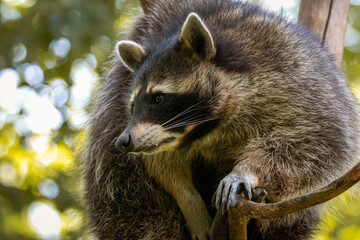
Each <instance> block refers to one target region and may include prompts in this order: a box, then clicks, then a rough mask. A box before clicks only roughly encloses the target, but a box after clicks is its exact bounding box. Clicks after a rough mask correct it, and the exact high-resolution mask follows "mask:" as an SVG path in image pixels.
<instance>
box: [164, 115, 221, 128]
mask: <svg viewBox="0 0 360 240" xmlns="http://www.w3.org/2000/svg"><path fill="white" fill-rule="evenodd" d="M218 119H221V117H213V118H207V119H200V120H196V121H187V122H181V123H179V124H176V125H172V126H170V127H167V128H165V129H164V130H170V129H173V128H178V127H182V126H186V125H189V124H201V123H205V122H208V121H212V120H218Z"/></svg>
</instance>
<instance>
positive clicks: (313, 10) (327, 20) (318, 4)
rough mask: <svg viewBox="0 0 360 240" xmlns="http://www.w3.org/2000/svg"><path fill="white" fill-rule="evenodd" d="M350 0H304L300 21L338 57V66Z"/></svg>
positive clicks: (301, 5) (300, 11) (341, 53)
mask: <svg viewBox="0 0 360 240" xmlns="http://www.w3.org/2000/svg"><path fill="white" fill-rule="evenodd" d="M349 9H350V0H302V1H301V4H300V10H299V20H298V22H299V23H301V24H303V25H304V26H306V27H308V28H309V29H310V30H311V31H313V32H314V33H315V34H317V35H318V36H319V37H320V38H321V39H322V41H323V43H325V45H326V47H327V48H328V50H329V52H330V53H332V54H333V55H334V57H335V59H336V64H337V65H338V67H340V65H341V59H342V55H343V50H344V41H345V33H346V27H347V22H348V15H349Z"/></svg>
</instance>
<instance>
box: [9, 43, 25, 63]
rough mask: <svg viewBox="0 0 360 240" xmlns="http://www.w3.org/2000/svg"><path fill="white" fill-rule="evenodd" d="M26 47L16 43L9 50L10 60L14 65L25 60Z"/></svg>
mask: <svg viewBox="0 0 360 240" xmlns="http://www.w3.org/2000/svg"><path fill="white" fill-rule="evenodd" d="M26 53H27V51H26V47H25V46H24V44H22V43H17V44H15V46H14V47H13V48H12V49H11V54H12V58H13V59H12V60H13V62H14V63H18V62H20V61H22V60H24V59H25V58H26Z"/></svg>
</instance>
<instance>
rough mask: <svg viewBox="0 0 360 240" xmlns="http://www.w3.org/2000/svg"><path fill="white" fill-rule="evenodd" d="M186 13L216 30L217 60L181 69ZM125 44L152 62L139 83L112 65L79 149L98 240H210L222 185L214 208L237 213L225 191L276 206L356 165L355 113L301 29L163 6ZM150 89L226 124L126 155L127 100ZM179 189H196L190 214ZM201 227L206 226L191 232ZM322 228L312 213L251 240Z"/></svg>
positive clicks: (234, 8)
mask: <svg viewBox="0 0 360 240" xmlns="http://www.w3.org/2000/svg"><path fill="white" fill-rule="evenodd" d="M191 12H195V13H197V14H198V15H199V16H200V18H201V20H202V22H203V23H204V24H205V26H206V27H207V30H209V32H210V34H211V37H212V40H213V43H214V46H215V48H216V55H215V56H213V57H212V58H211V59H195V60H194V59H191V57H190V58H189V59H188V61H185V62H186V63H183V62H184V61H183V59H185V58H186V59H187V57H183V56H182V55H181V56H182V58H181V59H180V60H181V61H180V60H179V55H177V53H176V52H175V53H174V51H173V46H176V42H177V41H178V39H179V36H180V31H181V29H182V26H183V24H184V22H185V20H186V18H187V17H188V15H189V14H190V13H191ZM129 39H131V40H132V41H134V42H136V43H137V44H139V45H140V46H142V47H143V48H144V50H145V52H146V56H147V57H146V58H145V60H144V62H143V63H142V65H141V66H140V67H139V71H135V72H134V74H133V73H131V72H130V71H129V70H128V69H127V68H126V67H124V66H123V64H122V63H121V62H120V60H119V59H118V58H114V60H113V62H112V66H111V67H110V70H109V72H108V74H107V75H105V76H104V78H103V81H102V83H101V84H100V86H99V90H98V93H97V95H96V99H95V102H94V106H93V108H92V111H91V119H90V121H89V133H88V142H87V145H86V146H85V148H84V151H83V160H84V162H83V169H84V179H85V183H86V187H85V188H86V194H85V199H86V201H87V206H88V213H89V218H90V219H91V221H92V226H93V229H94V232H95V233H96V235H97V236H98V237H100V238H101V239H188V238H189V237H192V238H194V237H198V238H199V239H204V238H205V237H206V234H210V233H209V231H210V226H208V224H209V223H208V221H209V219H210V220H211V217H213V216H214V214H213V213H214V208H213V207H212V206H211V205H210V198H211V195H212V194H213V193H214V192H215V190H216V188H217V187H218V185H219V183H220V185H219V187H218V190H217V191H216V194H215V200H214V202H215V206H216V207H217V209H218V210H221V211H223V210H226V207H227V206H232V205H234V202H233V201H234V198H233V197H230V198H229V199H228V198H227V195H228V192H226V191H229V192H231V193H232V194H235V193H236V192H235V191H231V188H228V189H227V187H225V186H234V187H235V186H237V187H238V186H240V185H242V186H249V187H248V189H246V188H245V190H249V193H246V194H245V196H248V197H249V198H251V196H250V195H251V191H252V190H253V189H254V187H256V186H261V187H264V188H265V189H266V190H267V192H268V201H279V200H281V199H286V198H289V197H292V196H296V195H299V194H301V193H304V192H308V191H311V190H313V189H316V188H318V187H320V186H323V185H325V184H327V183H329V182H330V181H332V180H333V179H335V178H338V177H339V176H340V175H341V174H343V173H344V171H345V170H347V169H349V168H350V166H351V165H352V164H353V163H354V160H355V156H356V154H357V147H358V122H359V117H358V110H357V103H356V101H355V99H354V97H353V95H352V94H351V93H350V90H349V87H348V85H347V84H346V82H345V81H344V80H343V79H342V76H341V74H340V72H339V70H338V69H337V68H336V66H335V63H334V61H333V57H332V56H331V55H330V54H329V53H328V52H327V50H326V49H325V47H324V46H323V45H322V43H321V42H320V40H319V39H318V38H317V37H315V36H313V35H312V34H311V33H310V32H309V31H308V30H306V29H304V28H303V27H302V26H299V25H296V24H293V23H290V22H287V21H286V20H283V19H281V18H280V17H279V16H277V15H275V14H271V13H266V12H264V11H262V10H261V9H260V8H259V7H257V6H255V5H252V4H249V3H243V2H236V1H230V0H226V1H225V0H223V1H220V0H208V1H205V0H183V1H175V0H158V1H156V3H155V5H154V7H153V8H152V9H150V11H149V13H148V14H147V15H146V16H144V17H142V18H140V19H139V21H138V23H137V24H136V25H135V26H134V29H133V31H132V33H131V34H130V36H129ZM189 64H190V65H189ZM189 66H190V67H189ZM142 76H146V77H147V79H149V80H147V81H148V82H142V81H143V80H141V77H142ZM170 79H171V81H170ZM149 82H152V84H160V83H161V84H163V83H166V84H172V85H173V86H177V87H178V89H181V91H182V92H181V94H188V93H196V94H198V95H199V96H201V97H203V98H204V97H206V99H207V100H206V102H207V104H208V107H209V109H210V110H209V111H210V113H211V115H212V116H215V117H221V121H220V123H219V125H217V127H216V128H215V129H213V130H212V131H211V132H209V133H207V134H206V135H205V136H203V137H202V138H200V139H196V140H194V141H191V143H190V144H188V145H187V146H186V147H179V148H176V149H174V150H172V151H165V152H160V153H157V154H153V155H136V156H134V155H126V154H123V153H121V152H119V151H118V149H117V148H116V147H115V144H114V143H115V142H116V139H117V138H118V136H119V135H120V134H121V133H122V131H123V130H124V129H125V128H126V126H127V125H128V122H129V121H130V119H131V113H130V111H129V102H130V100H129V98H130V95H131V92H132V91H133V90H134V88H136V86H137V85H139V86H145V85H146V84H149ZM179 91H180V90H179ZM184 139H185V140H183V141H185V142H186V141H190V140H189V138H184ZM194 166H195V167H194ZM159 169H161V171H159ZM199 169H200V170H199ZM204 169H205V170H204ZM198 170H199V172H202V171H205V174H197V173H198ZM188 172H189V173H188ZM208 172H213V173H214V177H210V175H208V174H207V173H208ZM184 173H186V176H185V175H184ZM228 174H229V175H228ZM181 179H191V181H192V182H193V184H192V186H190V188H191V189H193V188H194V186H195V187H196V190H195V192H194V191H193V190H192V192H193V196H192V198H190V200H193V201H194V203H195V204H190V205H185V206H188V209H186V207H184V205H182V204H180V203H181V201H183V200H184V199H183V198H184V197H183V196H184V195H186V194H185V193H186V192H177V190H176V189H183V185H182V184H183V182H182V181H181ZM221 179H223V180H222V181H220V180H221ZM173 182H176V184H175V185H174V186H171V184H173ZM197 183H199V184H197ZM204 185H205V188H207V189H208V192H210V195H209V194H206V193H205V192H206V191H202V189H203V187H204ZM164 189H166V190H164ZM174 189H175V190H174ZM194 189H195V188H194ZM226 189H227V190H226ZM179 191H180V190H179ZM169 193H170V194H169ZM200 196H201V197H200ZM230 196H231V194H230ZM194 199H196V200H194ZM199 199H200V200H199ZM190 200H189V201H190ZM176 203H178V204H176ZM177 205H180V209H181V211H180V209H179V207H178V206H177ZM202 206H205V210H204V209H201V210H199V208H203V207H202ZM206 208H207V210H206ZM204 211H205V213H206V214H197V213H204ZM207 211H209V212H210V214H209V213H208V212H207ZM191 212H193V213H194V214H193V215H194V216H192V215H191ZM183 215H184V216H185V219H186V221H187V225H185V219H184V217H183ZM205 215H206V216H205ZM198 218H200V219H201V220H199V221H203V224H202V225H201V224H200V225H196V224H191V221H193V222H199V221H197V219H198ZM189 219H190V220H189ZM195 220H196V221H195ZM316 220H317V211H316V209H315V208H311V209H307V210H303V211H300V212H298V213H294V214H291V215H289V216H287V217H284V218H280V219H274V220H260V221H252V222H251V223H250V224H249V231H250V233H251V234H249V238H252V239H263V238H265V239H289V238H295V239H306V238H307V237H308V236H309V234H310V232H311V229H312V227H313V225H314V223H315V222H316ZM220 225H221V224H220ZM186 227H187V228H188V229H189V230H190V234H188V232H187V230H186ZM212 228H213V229H216V226H212ZM189 235H190V236H189ZM251 236H252V237H251Z"/></svg>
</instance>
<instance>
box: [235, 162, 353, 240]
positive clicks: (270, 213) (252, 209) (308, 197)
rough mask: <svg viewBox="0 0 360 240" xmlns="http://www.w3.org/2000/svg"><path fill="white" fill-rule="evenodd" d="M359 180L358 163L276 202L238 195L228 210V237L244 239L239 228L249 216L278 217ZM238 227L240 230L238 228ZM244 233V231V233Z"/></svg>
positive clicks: (312, 204)
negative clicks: (319, 185)
mask: <svg viewBox="0 0 360 240" xmlns="http://www.w3.org/2000/svg"><path fill="white" fill-rule="evenodd" d="M359 180H360V163H358V164H356V165H355V167H353V168H352V169H350V170H349V171H348V172H347V173H346V174H344V175H343V176H342V177H341V178H339V179H337V180H335V181H333V182H332V183H330V184H329V185H327V186H325V187H323V188H321V189H319V190H317V191H314V192H311V193H308V194H304V195H301V196H298V197H294V198H291V199H288V200H284V201H281V202H277V203H268V204H264V203H255V202H252V201H249V200H246V199H244V198H242V197H240V196H238V204H237V206H236V207H235V208H232V209H231V210H230V211H229V225H230V239H232V240H245V239H247V238H246V235H244V233H243V232H242V231H240V230H241V229H244V228H245V231H246V225H247V222H248V221H247V219H250V218H261V219H269V218H278V217H283V216H285V215H288V214H290V213H293V212H297V211H300V210H302V209H305V208H309V207H312V206H315V205H318V204H320V203H324V202H326V201H328V200H330V199H332V198H334V197H336V196H338V195H339V194H341V193H343V192H344V191H346V190H347V189H349V188H350V187H352V186H353V185H354V184H355V183H357V182H358V181H359ZM239 229H240V230H239ZM245 234H246V233H245Z"/></svg>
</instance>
